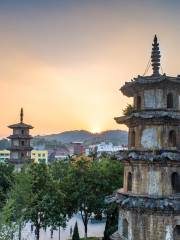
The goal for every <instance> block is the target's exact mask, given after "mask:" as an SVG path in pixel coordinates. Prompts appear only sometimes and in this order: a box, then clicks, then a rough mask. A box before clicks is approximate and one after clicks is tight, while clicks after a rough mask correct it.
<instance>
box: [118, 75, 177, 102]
mask: <svg viewBox="0 0 180 240" xmlns="http://www.w3.org/2000/svg"><path fill="white" fill-rule="evenodd" d="M157 84H158V87H160V88H165V89H166V88H170V89H175V88H176V87H178V88H179V86H180V75H177V77H170V76H166V74H163V75H158V76H154V75H152V76H140V75H139V76H138V77H136V78H134V79H132V80H131V81H130V82H125V85H124V86H122V87H121V88H120V90H121V92H122V93H123V94H124V95H126V96H127V97H133V96H134V95H136V94H137V93H139V92H141V91H142V90H143V89H144V88H146V89H152V88H153V89H155V88H157Z"/></svg>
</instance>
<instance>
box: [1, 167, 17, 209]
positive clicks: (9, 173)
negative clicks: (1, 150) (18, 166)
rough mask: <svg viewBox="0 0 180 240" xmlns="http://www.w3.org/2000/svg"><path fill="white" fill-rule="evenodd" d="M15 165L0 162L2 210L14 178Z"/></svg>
mask: <svg viewBox="0 0 180 240" xmlns="http://www.w3.org/2000/svg"><path fill="white" fill-rule="evenodd" d="M13 170H14V168H13V166H12V165H8V164H5V163H0V210H1V209H2V208H3V206H4V203H5V201H6V199H7V196H8V192H9V191H10V189H11V187H12V185H13V180H14V174H13Z"/></svg>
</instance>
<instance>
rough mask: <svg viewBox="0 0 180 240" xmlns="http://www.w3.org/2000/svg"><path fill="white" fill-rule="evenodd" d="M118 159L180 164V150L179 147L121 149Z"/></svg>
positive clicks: (146, 162)
mask: <svg viewBox="0 0 180 240" xmlns="http://www.w3.org/2000/svg"><path fill="white" fill-rule="evenodd" d="M116 156H117V159H118V160H120V161H122V162H131V161H133V162H134V163H135V162H136V163H141V164H143V163H144V164H148V163H149V164H152V163H156V164H163V165H164V164H165V165H171V164H172V163H173V165H177V166H180V151H179V150H177V149H164V150H162V149H161V150H158V149H157V150H154V151H153V150H144V151H142V150H137V149H136V150H133V149H132V150H126V151H124V150H123V151H119V152H118V153H117V154H116Z"/></svg>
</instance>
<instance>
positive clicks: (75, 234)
mask: <svg viewBox="0 0 180 240" xmlns="http://www.w3.org/2000/svg"><path fill="white" fill-rule="evenodd" d="M72 240H80V237H79V230H78V224H77V222H76V223H75V226H74V231H73V235H72Z"/></svg>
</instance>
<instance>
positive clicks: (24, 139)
mask: <svg viewBox="0 0 180 240" xmlns="http://www.w3.org/2000/svg"><path fill="white" fill-rule="evenodd" d="M23 117H24V114H23V109H22V108H21V113H20V122H19V123H17V124H13V125H10V126H9V128H11V129H13V134H12V135H10V136H9V137H8V138H9V139H10V140H11V146H10V147H9V149H8V150H10V160H9V162H10V163H12V164H14V165H15V171H20V170H21V168H22V166H23V164H25V163H30V162H31V161H32V160H31V150H32V147H31V144H30V143H31V139H32V136H31V135H29V130H30V129H32V128H33V127H32V126H31V125H28V124H25V123H24V122H23Z"/></svg>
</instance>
